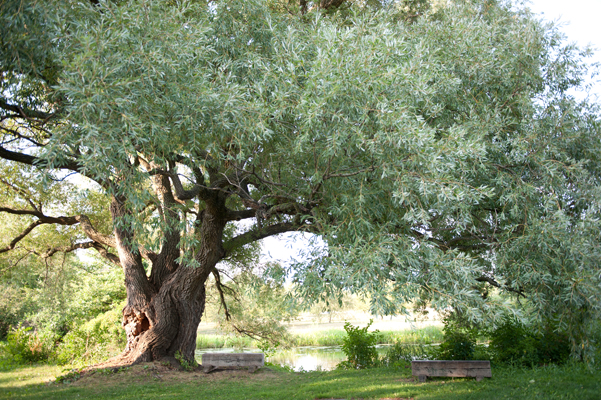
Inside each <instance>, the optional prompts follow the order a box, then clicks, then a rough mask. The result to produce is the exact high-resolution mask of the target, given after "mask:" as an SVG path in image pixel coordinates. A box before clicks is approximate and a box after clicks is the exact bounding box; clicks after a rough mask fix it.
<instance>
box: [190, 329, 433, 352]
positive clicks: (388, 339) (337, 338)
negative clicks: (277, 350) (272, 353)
mask: <svg viewBox="0 0 601 400" xmlns="http://www.w3.org/2000/svg"><path fill="white" fill-rule="evenodd" d="M292 337H293V341H292V343H291V345H292V346H338V345H342V341H343V339H344V337H346V333H345V331H344V330H341V329H327V330H320V331H311V332H307V333H299V334H293V335H292ZM442 337H443V335H442V328H440V327H438V326H428V327H425V328H420V329H410V330H402V331H382V332H380V335H379V336H378V344H387V343H415V344H430V343H439V342H441V341H442ZM223 347H250V348H256V347H257V342H256V341H254V340H252V339H250V338H247V337H235V336H227V335H198V337H197V339H196V348H197V349H215V348H223Z"/></svg>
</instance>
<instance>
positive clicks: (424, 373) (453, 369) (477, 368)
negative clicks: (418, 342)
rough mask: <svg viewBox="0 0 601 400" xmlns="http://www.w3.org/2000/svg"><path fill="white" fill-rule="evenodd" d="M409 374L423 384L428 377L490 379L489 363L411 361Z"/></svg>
mask: <svg viewBox="0 0 601 400" xmlns="http://www.w3.org/2000/svg"><path fill="white" fill-rule="evenodd" d="M411 373H412V374H413V375H414V376H417V377H418V378H419V381H420V382H425V381H426V379H427V377H429V376H448V377H455V378H465V377H473V378H476V380H477V381H481V380H482V378H492V372H491V370H490V361H438V360H435V361H411Z"/></svg>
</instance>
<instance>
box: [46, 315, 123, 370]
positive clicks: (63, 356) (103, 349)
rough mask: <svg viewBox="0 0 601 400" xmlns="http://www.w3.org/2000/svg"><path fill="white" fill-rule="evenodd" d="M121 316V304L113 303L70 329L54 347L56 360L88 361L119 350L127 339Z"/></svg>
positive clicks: (99, 358)
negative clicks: (112, 305) (92, 317)
mask: <svg viewBox="0 0 601 400" xmlns="http://www.w3.org/2000/svg"><path fill="white" fill-rule="evenodd" d="M121 318H122V313H121V307H116V308H114V309H113V310H110V311H107V312H105V313H103V314H100V315H99V316H97V317H96V318H94V319H92V320H90V321H88V322H86V323H84V324H83V325H81V326H79V327H77V328H76V329H73V330H71V331H70V332H69V333H67V334H66V335H65V336H64V337H63V339H62V342H61V343H60V344H59V346H58V348H57V350H56V354H55V358H56V362H57V363H58V364H61V365H64V364H71V365H89V364H93V363H97V362H100V361H103V360H105V359H107V358H109V357H110V356H113V355H116V354H118V353H119V351H121V350H122V349H123V347H124V346H125V342H126V339H125V332H124V330H123V328H122V327H121Z"/></svg>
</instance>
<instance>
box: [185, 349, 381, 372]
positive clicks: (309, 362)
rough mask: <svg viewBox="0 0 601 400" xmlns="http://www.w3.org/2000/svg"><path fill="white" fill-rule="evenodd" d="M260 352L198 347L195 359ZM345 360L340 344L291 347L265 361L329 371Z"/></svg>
mask: <svg viewBox="0 0 601 400" xmlns="http://www.w3.org/2000/svg"><path fill="white" fill-rule="evenodd" d="M388 347H389V345H385V344H384V345H378V346H376V348H377V350H378V354H380V355H382V354H385V353H386V350H387V349H388ZM240 352H242V353H260V352H261V350H259V349H242V350H240V349H233V348H223V349H198V350H196V359H197V360H198V362H200V360H201V356H202V354H204V353H240ZM344 360H346V356H345V355H344V353H343V352H342V350H341V348H340V346H329V347H293V348H291V349H288V350H282V351H278V352H277V353H275V354H273V355H271V356H269V357H267V359H266V360H265V361H268V362H271V363H273V364H279V365H282V366H288V367H291V368H292V369H294V370H295V371H301V370H304V371H317V370H321V371H330V370H332V369H334V368H336V365H338V363H340V362H341V361H344Z"/></svg>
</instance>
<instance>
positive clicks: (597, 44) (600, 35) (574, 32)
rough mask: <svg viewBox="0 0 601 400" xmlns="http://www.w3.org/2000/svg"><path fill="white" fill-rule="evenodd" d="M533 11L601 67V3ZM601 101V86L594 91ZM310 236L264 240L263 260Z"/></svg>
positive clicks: (539, 0) (534, 3)
mask: <svg viewBox="0 0 601 400" xmlns="http://www.w3.org/2000/svg"><path fill="white" fill-rule="evenodd" d="M527 6H528V7H529V8H530V10H532V11H533V12H534V13H536V14H537V15H539V16H540V17H541V18H543V19H544V20H546V21H549V22H558V23H559V24H560V30H561V31H563V32H564V33H565V34H566V35H567V40H568V41H569V42H576V43H577V44H578V45H579V46H581V47H585V46H587V45H591V46H592V47H593V48H596V49H598V50H597V52H596V54H595V56H594V57H593V58H591V59H590V62H598V63H601V22H600V16H601V0H569V1H566V0H531V1H530V4H529V5H527ZM592 92H593V93H594V94H596V95H597V96H598V97H599V101H601V82H598V83H597V84H595V85H594V88H593V90H592ZM309 236H310V235H308V234H298V233H296V234H295V233H289V234H285V235H280V236H279V237H270V238H266V239H264V240H263V243H262V245H263V246H262V249H263V254H262V257H261V258H262V259H263V260H265V261H267V260H270V259H275V260H279V261H281V262H284V263H287V262H289V261H290V260H291V258H299V257H301V255H300V254H299V252H300V251H302V250H303V249H304V248H305V247H306V246H307V245H308V243H309V239H308V238H309Z"/></svg>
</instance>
